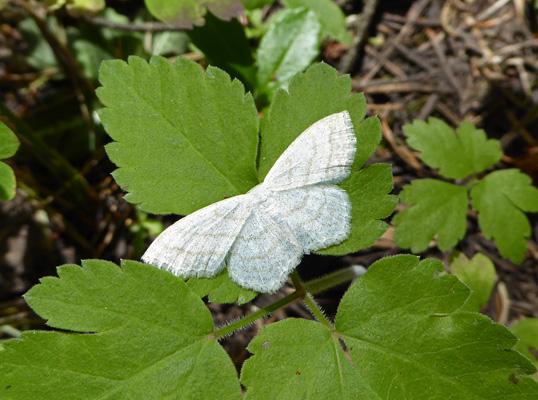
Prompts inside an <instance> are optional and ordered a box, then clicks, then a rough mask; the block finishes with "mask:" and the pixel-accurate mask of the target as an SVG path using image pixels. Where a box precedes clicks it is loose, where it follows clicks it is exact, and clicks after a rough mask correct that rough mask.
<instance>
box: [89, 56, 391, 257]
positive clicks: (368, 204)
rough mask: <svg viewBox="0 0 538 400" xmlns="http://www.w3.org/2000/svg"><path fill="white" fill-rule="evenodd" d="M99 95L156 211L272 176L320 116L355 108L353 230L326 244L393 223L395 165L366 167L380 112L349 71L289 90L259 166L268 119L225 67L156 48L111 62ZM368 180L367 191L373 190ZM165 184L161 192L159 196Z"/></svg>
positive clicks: (324, 71)
mask: <svg viewBox="0 0 538 400" xmlns="http://www.w3.org/2000/svg"><path fill="white" fill-rule="evenodd" d="M101 83H102V84H103V87H102V88H100V89H98V95H99V97H100V99H101V101H102V102H103V104H104V105H105V106H106V107H107V108H106V109H104V110H102V111H101V114H100V115H101V119H102V121H103V124H104V126H105V128H106V129H107V132H108V133H109V134H110V136H111V137H112V138H113V139H114V140H115V142H114V143H111V144H109V145H108V146H107V151H108V154H109V157H110V158H111V160H112V161H113V162H114V163H116V165H118V167H119V169H118V170H116V172H115V173H114V177H115V178H116V180H117V181H118V183H119V184H120V185H121V186H122V187H123V188H124V189H126V190H127V191H128V192H129V193H128V194H127V196H126V199H127V200H128V201H130V202H132V203H136V204H140V206H141V207H142V209H144V210H145V211H148V212H153V213H175V214H182V215H186V214H189V213H191V212H194V211H196V210H197V209H199V208H202V207H204V206H207V205H208V204H211V203H214V202H216V201H219V200H222V199H224V198H226V197H231V196H235V195H238V194H243V193H246V192H247V191H248V190H249V189H251V188H252V187H253V186H255V185H256V184H257V183H258V182H260V181H262V180H263V178H264V177H265V175H266V173H267V171H268V170H269V169H270V168H271V167H272V165H273V164H274V162H275V161H276V160H277V158H278V157H279V156H280V155H281V154H282V152H283V151H284V150H285V149H286V148H287V147H288V146H289V144H291V142H292V141H293V140H294V139H295V138H296V137H297V136H299V135H300V134H301V133H302V132H303V131H304V130H305V129H306V128H308V127H309V126H310V125H312V124H313V123H314V122H316V121H318V120H319V119H321V118H323V117H325V116H327V115H330V114H334V113H336V112H339V111H343V110H348V111H349V113H350V115H351V118H352V121H353V124H354V126H355V134H356V135H357V140H358V145H357V153H356V159H355V163H354V166H353V171H356V172H354V173H352V175H351V177H350V178H349V179H348V180H347V181H346V182H343V183H342V185H341V186H342V187H343V188H344V189H345V190H346V191H347V192H348V193H349V195H350V198H351V201H352V210H353V217H354V218H353V221H352V233H351V236H350V238H349V239H348V240H346V241H344V242H342V243H341V244H339V245H336V246H333V247H331V248H329V249H327V250H325V251H324V254H347V253H349V252H353V251H357V250H360V249H361V248H364V247H368V246H370V245H371V244H372V243H373V242H374V241H375V240H376V239H377V238H378V237H379V236H381V234H382V233H383V232H384V231H385V230H386V229H387V225H386V224H385V223H384V222H382V221H379V219H381V218H385V217H387V216H389V215H390V213H391V212H392V210H393V209H394V207H395V205H396V199H395V197H394V196H388V195H387V193H388V192H390V190H391V189H392V177H391V173H390V168H389V167H388V166H371V167H369V168H368V169H365V170H364V171H359V169H360V168H361V167H362V165H363V164H364V162H365V161H366V160H367V159H368V157H370V155H371V154H372V153H373V151H374V150H375V148H376V146H377V144H378V143H379V140H380V139H381V128H380V125H379V121H378V120H377V118H375V117H374V118H368V119H366V120H364V121H362V120H363V118H364V115H365V112H366V110H365V109H366V106H365V100H364V96H362V95H354V96H350V92H351V81H350V78H349V76H344V77H338V75H337V72H336V70H335V69H333V68H331V67H329V66H328V65H325V64H318V65H316V66H314V67H312V68H310V69H309V70H308V71H307V72H305V73H304V74H299V75H297V76H296V77H295V78H294V79H292V81H291V82H290V86H289V92H286V91H284V90H279V91H278V92H277V93H276V96H275V98H274V101H273V103H272V104H271V107H270V108H269V111H268V115H267V117H266V118H264V119H263V120H262V121H263V122H262V126H261V143H260V154H259V157H258V159H259V167H258V172H257V175H258V176H256V170H255V159H256V153H257V151H256V149H257V146H258V144H257V139H258V118H257V112H256V109H255V107H254V102H253V99H252V96H251V95H250V94H244V89H243V87H242V85H241V84H240V83H239V82H238V81H236V80H234V81H230V78H229V77H228V76H227V75H226V74H225V73H224V72H223V71H221V70H219V69H217V68H212V67H210V68H208V70H207V71H206V72H203V71H202V69H201V68H200V67H199V66H198V65H197V64H195V63H193V62H191V61H188V60H186V59H183V58H179V59H178V60H177V61H176V65H175V66H172V65H171V64H170V63H169V62H168V61H167V60H164V59H162V58H159V57H153V58H152V60H151V62H150V63H149V65H148V64H147V63H146V62H145V61H143V60H141V59H139V58H130V59H129V63H128V64H126V63H124V62H121V61H108V62H105V63H103V67H102V69H101ZM366 189H367V190H366ZM155 193H159V195H158V196H156V195H155Z"/></svg>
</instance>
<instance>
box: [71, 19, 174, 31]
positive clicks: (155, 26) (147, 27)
mask: <svg viewBox="0 0 538 400" xmlns="http://www.w3.org/2000/svg"><path fill="white" fill-rule="evenodd" d="M82 19H83V20H84V21H86V22H88V23H90V24H92V25H97V26H104V27H105V28H111V29H117V30H120V31H129V32H169V31H182V30H183V29H182V28H178V27H177V26H172V25H168V24H165V23H163V22H143V23H137V24H133V23H126V24H122V23H119V22H113V21H110V20H109V19H106V18H103V17H96V16H87V15H85V16H83V17H82Z"/></svg>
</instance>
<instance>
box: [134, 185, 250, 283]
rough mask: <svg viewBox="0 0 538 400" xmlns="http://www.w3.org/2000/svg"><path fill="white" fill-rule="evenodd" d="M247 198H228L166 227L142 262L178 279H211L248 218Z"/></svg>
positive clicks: (223, 263)
mask: <svg viewBox="0 0 538 400" xmlns="http://www.w3.org/2000/svg"><path fill="white" fill-rule="evenodd" d="M249 203H250V202H249V198H248V197H247V196H245V195H241V196H236V197H232V198H230V199H226V200H223V201H219V202H217V203H214V204H211V205H209V206H207V207H205V208H202V209H200V210H198V211H196V212H194V213H192V214H190V215H188V216H186V217H184V218H182V219H180V220H179V221H177V222H176V223H175V224H173V225H171V226H170V227H168V228H167V229H166V230H164V232H162V233H161V234H160V235H159V236H158V237H157V238H156V239H155V240H154V241H153V243H152V244H151V245H150V246H149V248H148V250H147V251H146V252H145V253H144V255H143V256H142V261H144V262H146V263H148V264H151V265H154V266H156V267H159V268H161V269H164V270H167V271H170V272H172V273H173V274H174V275H177V276H181V277H185V278H186V277H204V278H207V277H213V276H215V275H217V274H218V273H219V272H221V271H222V270H223V269H224V267H225V266H226V257H227V255H228V253H229V252H230V248H231V247H232V244H233V243H234V241H235V239H236V238H237V236H238V235H239V232H240V231H241V228H242V227H243V225H244V224H245V221H247V219H248V217H249V214H250V204H249Z"/></svg>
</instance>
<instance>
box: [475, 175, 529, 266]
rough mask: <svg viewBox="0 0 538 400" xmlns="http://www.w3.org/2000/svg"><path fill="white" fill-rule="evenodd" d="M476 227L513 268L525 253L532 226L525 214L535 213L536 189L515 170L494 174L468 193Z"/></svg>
mask: <svg viewBox="0 0 538 400" xmlns="http://www.w3.org/2000/svg"><path fill="white" fill-rule="evenodd" d="M471 198H472V200H473V208H474V209H475V210H476V211H477V212H478V213H479V214H478V225H479V226H480V229H481V230H482V232H484V235H485V236H486V238H488V239H491V238H493V240H494V241H495V245H496V246H497V248H498V249H499V252H500V253H501V254H502V256H503V257H506V258H509V259H510V260H512V261H513V262H515V263H516V264H519V263H521V262H522V261H523V258H524V256H525V253H526V252H527V242H526V238H528V237H529V236H530V235H531V225H530V223H529V220H528V219H527V217H526V216H525V214H524V212H525V211H528V212H538V189H537V188H535V187H533V186H532V181H531V178H530V177H529V176H528V175H525V174H524V173H522V172H521V171H519V170H518V169H506V170H502V171H495V172H492V173H491V174H489V175H488V176H486V177H485V178H484V179H483V180H482V181H481V182H480V183H479V184H478V185H476V186H475V187H473V189H472V190H471Z"/></svg>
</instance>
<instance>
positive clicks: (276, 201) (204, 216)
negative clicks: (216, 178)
mask: <svg viewBox="0 0 538 400" xmlns="http://www.w3.org/2000/svg"><path fill="white" fill-rule="evenodd" d="M355 149H356V138H355V134H354V132H353V125H352V123H351V118H350V116H349V114H348V112H347V111H343V112H340V113H337V114H333V115H329V116H328V117H325V118H323V119H321V120H319V121H317V122H316V123H314V124H313V125H312V126H310V127H309V128H308V129H306V130H305V131H304V132H303V133H302V134H301V135H300V136H299V137H297V139H295V141H294V142H293V143H292V144H291V145H290V146H289V147H288V148H287V149H286V151H284V153H282V155H281V156H280V157H279V159H278V160H277V161H276V162H275V164H274V165H273V167H272V168H271V170H270V171H269V173H268V174H267V176H266V177H265V181H264V182H263V183H260V184H259V185H258V186H256V187H254V188H253V189H251V190H250V191H249V192H248V193H247V194H244V195H240V196H235V197H232V198H229V199H226V200H222V201H219V202H217V203H214V204H211V205H210V206H207V207H205V208H202V209H200V210H198V211H196V212H194V213H192V214H190V215H188V216H187V217H185V218H183V219H181V220H179V221H178V222H176V223H175V224H173V225H172V226H170V227H169V228H168V229H166V230H165V231H164V232H163V233H162V234H161V235H159V236H158V237H157V239H155V241H154V242H153V243H152V244H151V246H150V247H149V248H148V250H147V251H146V253H145V254H144V255H143V256H142V260H143V261H144V262H146V263H148V264H152V265H154V266H157V267H159V268H161V269H165V270H168V271H171V272H172V273H173V274H175V275H177V276H181V277H204V278H209V277H213V276H215V275H217V274H219V273H220V272H221V271H222V270H223V269H224V268H225V267H228V274H229V276H230V278H231V279H232V280H233V281H234V282H235V283H237V284H239V285H241V286H242V287H245V288H248V289H253V290H256V291H258V292H274V291H276V290H277V289H279V288H280V287H281V286H282V285H283V284H284V282H285V281H286V279H287V277H288V274H289V273H290V272H291V271H292V270H293V269H294V268H295V267H296V266H297V265H298V264H299V262H300V261H301V258H302V256H303V254H308V253H310V252H312V251H316V250H320V249H323V248H326V247H328V246H331V245H333V244H337V243H340V242H341V241H343V240H344V239H346V238H347V237H348V236H349V233H350V221H351V203H350V201H349V197H348V195H347V193H346V192H345V191H344V190H342V189H340V188H339V187H338V186H336V185H335V184H336V183H340V182H342V181H344V180H345V179H346V178H347V177H348V176H349V174H350V172H351V165H352V164H353V160H354V158H355Z"/></svg>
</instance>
